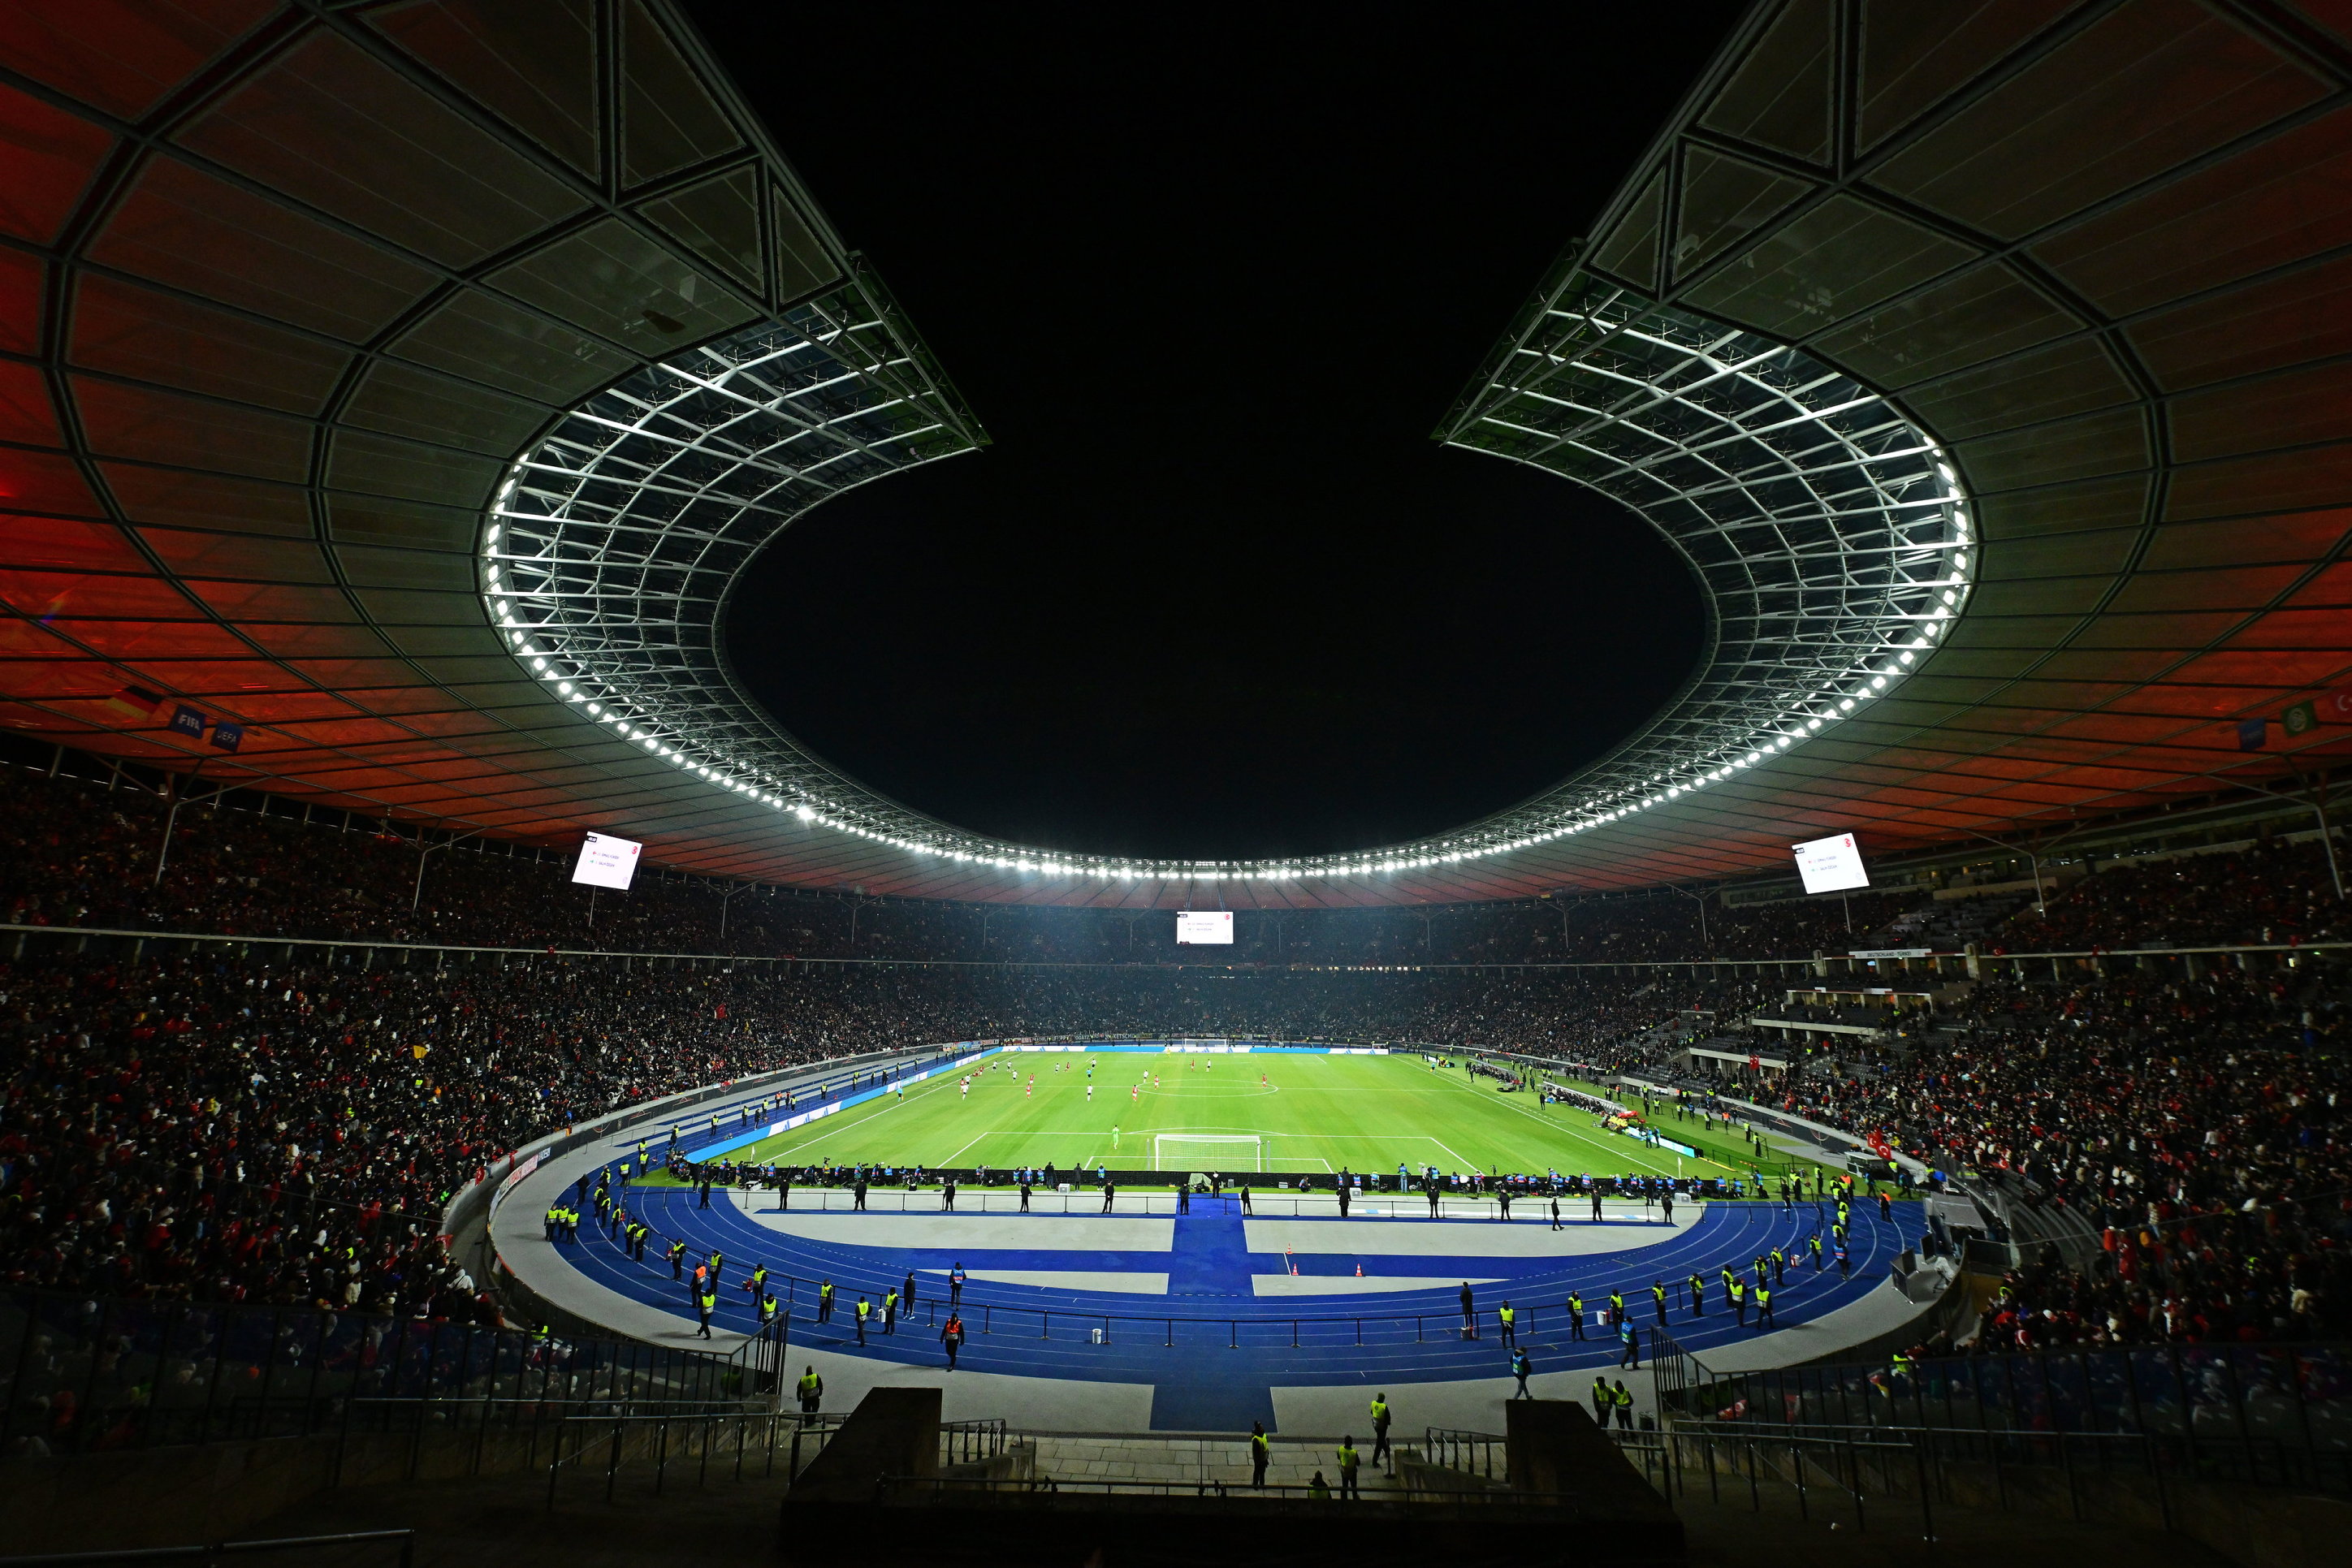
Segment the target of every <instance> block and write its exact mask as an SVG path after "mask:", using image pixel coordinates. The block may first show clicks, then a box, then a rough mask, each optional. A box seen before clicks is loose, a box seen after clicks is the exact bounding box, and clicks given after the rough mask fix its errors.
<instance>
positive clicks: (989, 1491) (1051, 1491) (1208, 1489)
mask: <svg viewBox="0 0 2352 1568" xmlns="http://www.w3.org/2000/svg"><path fill="white" fill-rule="evenodd" d="M877 1487H878V1492H877V1500H879V1501H882V1502H886V1503H898V1504H922V1505H931V1506H940V1505H948V1506H952V1504H953V1503H954V1502H955V1500H958V1499H960V1498H968V1497H976V1496H991V1495H993V1496H1026V1497H1034V1498H1051V1497H1085V1496H1102V1497H1161V1498H1200V1499H1215V1500H1259V1501H1266V1502H1300V1501H1310V1500H1311V1501H1316V1502H1321V1501H1326V1500H1328V1501H1331V1502H1333V1503H1335V1504H1336V1503H1337V1502H1339V1484H1338V1483H1337V1482H1332V1483H1329V1484H1327V1485H1326V1486H1324V1487H1322V1488H1320V1489H1318V1488H1316V1487H1314V1486H1311V1485H1305V1484H1301V1483H1298V1482H1296V1481H1291V1482H1273V1481H1269V1482H1265V1483H1264V1484H1256V1483H1253V1482H1250V1481H1244V1480H1228V1479H1209V1478H1202V1479H1193V1480H1149V1481H1146V1480H1118V1479H1108V1478H1106V1479H1087V1478H1082V1477H1080V1478H1065V1477H1045V1476H1040V1477H1036V1478H1034V1479H1013V1480H982V1479H966V1478H961V1477H952V1476H884V1477H882V1478H880V1480H879V1482H878V1483H877ZM1367 1504H1369V1505H1376V1506H1386V1507H1389V1508H1399V1509H1409V1510H1411V1511H1412V1515H1413V1517H1415V1518H1425V1517H1427V1515H1428V1512H1429V1511H1431V1510H1433V1509H1435V1508H1442V1507H1448V1506H1450V1507H1452V1508H1454V1509H1455V1510H1457V1511H1464V1512H1465V1513H1466V1512H1467V1511H1470V1510H1474V1509H1475V1510H1478V1511H1488V1510H1492V1509H1496V1508H1509V1507H1522V1508H1528V1509H1544V1510H1567V1511H1570V1512H1574V1511H1580V1510H1581V1508H1582V1506H1583V1494H1581V1493H1580V1492H1566V1491H1541V1492H1538V1491H1513V1490H1504V1489H1502V1488H1496V1487H1464V1488H1462V1489H1461V1490H1443V1491H1441V1490H1435V1489H1430V1488H1417V1489H1415V1490H1414V1491H1413V1493H1412V1499H1411V1500H1406V1499H1405V1498H1404V1497H1403V1496H1402V1495H1401V1494H1398V1493H1396V1492H1386V1493H1371V1494H1366V1495H1365V1496H1363V1497H1362V1498H1361V1499H1360V1500H1354V1501H1349V1503H1348V1504H1347V1506H1348V1507H1350V1508H1354V1507H1358V1506H1363V1505H1367Z"/></svg>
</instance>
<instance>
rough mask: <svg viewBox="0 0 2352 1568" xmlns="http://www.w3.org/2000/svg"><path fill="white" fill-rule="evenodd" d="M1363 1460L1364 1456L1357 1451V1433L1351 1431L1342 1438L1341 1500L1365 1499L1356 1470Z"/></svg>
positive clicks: (1340, 1451) (1340, 1466)
mask: <svg viewBox="0 0 2352 1568" xmlns="http://www.w3.org/2000/svg"><path fill="white" fill-rule="evenodd" d="M1363 1462H1364V1456H1363V1455H1361V1454H1360V1453H1358V1452H1356V1435H1355V1434H1354V1433H1353V1432H1350V1433H1349V1434H1348V1435H1347V1436H1346V1437H1342V1438H1340V1439H1339V1500H1340V1501H1341V1502H1346V1501H1347V1500H1349V1498H1353V1499H1355V1500H1357V1501H1358V1502H1361V1501H1363V1500H1364V1494H1363V1493H1362V1492H1361V1491H1360V1490H1357V1486H1356V1471H1357V1470H1358V1469H1359V1468H1360V1467H1361V1466H1362V1464H1363Z"/></svg>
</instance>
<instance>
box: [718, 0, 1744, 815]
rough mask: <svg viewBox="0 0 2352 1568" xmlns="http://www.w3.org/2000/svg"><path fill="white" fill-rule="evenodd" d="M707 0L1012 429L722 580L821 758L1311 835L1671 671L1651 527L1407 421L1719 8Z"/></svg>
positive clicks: (1612, 712) (922, 326) (938, 808)
mask: <svg viewBox="0 0 2352 1568" xmlns="http://www.w3.org/2000/svg"><path fill="white" fill-rule="evenodd" d="M688 8H689V10H690V11H691V13H692V14H693V15H694V16H695V17H696V18H697V20H698V22H699V23H700V25H701V26H702V28H703V30H704V32H705V34H706V36H707V37H709V40H710V42H711V43H712V44H713V45H714V46H715V47H716V50H717V52H718V54H719V58H720V59H721V60H722V61H724V62H725V63H726V64H727V65H728V67H729V68H730V69H731V70H732V72H733V73H734V75H735V78H736V79H737V81H738V82H739V83H740V85H741V86H742V88H743V89H744V91H745V92H746V93H747V95H748V96H749V97H750V99H751V102H752V104H753V106H754V107H755V108H756V109H758V110H760V112H761V113H762V114H763V115H765V116H766V118H767V120H768V121H769V123H770V124H771V126H772V128H773V130H774V132H775V136H776V140H777V141H778V143H779V144H780V145H781V146H782V150H783V152H784V153H785V155H786V156H787V157H788V158H790V159H791V160H792V161H793V162H794V163H795V165H796V166H797V167H798V168H799V169H800V171H801V172H802V174H803V177H804V179H805V180H806V181H807V183H808V184H809V185H810V187H811V189H812V190H813V192H814V194H815V196H816V199H817V201H818V202H819V203H820V204H823V205H824V208H825V210H826V211H827V212H828V213H829V214H831V215H832V217H833V219H834V222H835V225H837V226H838V227H839V228H840V230H841V231H842V233H843V235H845V238H846V239H847V241H848V243H849V244H850V245H851V246H855V247H856V248H858V249H861V250H863V251H865V252H866V255H867V256H868V257H870V258H871V260H872V261H873V263H874V264H875V266H876V267H877V269H878V270H879V272H880V274H881V276H882V277H883V278H884V279H885V280H886V281H887V284H888V286H889V287H890V288H891V290H892V291H893V292H894V293H895V294H896V295H897V296H898V299H899V301H900V303H901V305H902V306H903V307H904V308H906V310H907V312H908V315H909V316H910V318H911V319H912V320H913V322H914V324H915V326H916V328H917V329H918V330H919V331H920V332H921V333H922V335H923V336H924V337H925V339H927V340H929V343H930V345H931V347H932V349H933V350H935V351H936V352H937V354H938V355H939V357H940V361H941V362H942V363H943V364H944V365H945V367H946V369H947V371H948V373H949V374H950V376H951V377H952V378H953V379H954V380H955V381H956V382H957V383H958V385H959V386H960V387H961V390H962V392H963V394H964V396H965V397H966V399H967V400H968V401H969V402H970V403H971V407H972V409H973V411H974V413H976V414H977V416H978V417H979V419H980V421H981V423H982V424H983V425H984V426H985V427H986V428H987V430H988V432H989V434H990V435H991V436H992V438H993V441H994V444H993V446H992V447H990V448H989V449H987V450H985V451H983V452H981V453H978V454H974V455H965V456H961V457H956V458H952V459H950V460H948V461H946V462H943V463H940V464H936V465H931V466H929V467H928V468H926V469H922V470H918V471H916V472H914V473H911V474H907V475H902V476H896V477H893V478H890V479H887V480H884V481H882V482H880V483H878V484H875V485H871V486H866V487H864V488H863V489H860V490H857V491H855V492H852V493H851V494H849V495H847V496H845V497H842V498H841V499H839V500H837V501H833V502H829V503H827V504H826V505H825V506H824V507H820V508H818V509H817V510H816V511H814V512H812V513H811V514H809V515H808V516H807V517H803V518H802V519H801V520H800V521H799V522H797V523H795V524H794V525H793V527H792V528H790V529H788V530H786V532H785V533H784V534H783V536H782V538H779V540H778V541H777V542H776V543H775V544H774V545H772V546H771V547H770V548H769V549H768V550H767V552H766V553H765V554H764V555H763V556H762V557H761V559H760V560H759V561H758V562H757V563H756V564H755V565H754V566H753V568H752V569H751V571H750V572H749V573H748V574H747V576H746V578H745V580H743V582H742V584H741V585H740V589H739V591H738V594H737V597H736V599H735V601H733V603H732V605H731V608H730V616H729V622H728V624H729V638H730V643H729V647H730V654H731V656H732V658H733V660H734V663H735V666H736V670H737V673H738V674H739V675H740V678H741V679H742V680H743V682H744V683H745V684H746V685H748V686H749V687H750V688H751V692H752V693H753V695H756V696H758V697H759V698H760V699H761V701H763V702H764V703H765V704H766V705H767V706H768V707H769V709H770V710H771V711H772V713H773V714H774V715H775V716H776V717H777V718H778V719H779V720H780V721H781V722H782V724H783V725H784V726H785V727H787V728H788V729H790V730H792V731H793V733H794V734H795V735H797V736H799V737H801V738H802V739H803V741H805V742H806V743H807V744H809V745H810V746H811V747H814V749H815V750H816V751H817V752H818V753H820V754H821V755H823V756H824V758H827V760H828V761H830V762H832V763H833V764H834V765H835V766H836V767H838V768H842V769H843V770H845V772H847V773H849V774H851V775H852V776H854V777H856V778H857V779H860V780H861V781H863V782H865V783H866V784H867V785H869V786H870V787H872V788H874V789H879V790H881V791H882V792H884V793H886V794H887V795H890V796H893V797H895V798H896V799H898V800H902V801H904V802H906V803H907V804H908V805H911V806H913V807H915V808H917V809H918V810H923V811H926V812H929V813H930V814H931V815H933V816H936V817H939V818H941V819H943V820H945V821H950V822H952V823H954V824H956V825H958V826H960V827H964V828H968V829H972V830H976V831H982V832H988V833H994V834H1001V835H1003V836H1005V837H1009V838H1013V839H1018V840H1023V841H1029V842H1034V843H1038V844H1044V845H1050V846H1054V847H1057V848H1065V849H1073V850H1088V851H1097V852H1113V853H1129V854H1166V855H1181V856H1193V857H1202V858H1214V857H1224V856H1259V855H1277V854H1304V853H1312V852H1327V851H1334V850H1344V849H1350V848H1358V847H1362V846H1365V845H1368V844H1374V843H1383V842H1390V841H1396V840H1400V839H1404V838H1409V837H1413V836H1417V835H1420V834H1423V833H1427V832H1433V831H1440V830H1443V829H1445V828H1448V827H1452V826H1454V825H1457V824H1459V823H1461V822H1464V821H1468V820H1470V819H1472V818H1475V817H1477V816H1480V815H1483V814H1485V813H1486V812H1489V811H1492V810H1497V809H1499V808H1502V807H1505V806H1508V805H1510V804H1512V803H1513V802H1515V801H1517V800H1521V799H1523V798H1525V797H1527V796H1528V795H1530V794H1533V793H1536V792H1538V791H1539V790H1541V789H1545V788H1547V787H1549V785H1551V784H1553V783H1556V782H1557V781H1559V779H1561V778H1562V777H1564V776H1565V775H1566V774H1568V773H1569V772H1570V771H1571V770H1572V769H1573V768H1576V767H1578V766H1579V765H1580V764H1581V763H1583V762H1585V761H1588V760H1590V759H1591V758H1594V757H1596V756H1598V755H1600V754H1601V753H1602V752H1605V751H1606V750H1607V749H1609V747H1611V746H1612V745H1613V744H1614V743H1616V742H1617V741H1619V740H1621V739H1622V738H1623V737H1625V735H1626V734H1627V733H1628V732H1629V731H1630V730H1631V729H1633V727H1636V726H1638V725H1639V724H1640V723H1641V722H1642V721H1643V719H1644V718H1645V717H1646V716H1649V715H1650V714H1651V713H1652V712H1654V710H1655V709H1656V708H1657V707H1658V706H1659V705H1660V704H1661V703H1662V702H1664V700H1665V699H1666V698H1667V697H1668V696H1670V695H1672V694H1673V692H1674V691H1675V688H1676V687H1677V686H1679V685H1680V684H1681V683H1682V681H1683V680H1684V679H1685V676H1686V675H1687V674H1688V673H1689V671H1690V669H1691V666H1692V664H1693V662H1694V660H1695V659H1696V657H1697V656H1698V654H1699V652H1700V650H1701V646H1702V640H1703V636H1704V614H1703V611H1702V608H1701V602H1700V600H1699V597H1698V594H1697V592H1696V589H1695V588H1694V586H1693V585H1692V583H1691V580H1690V579H1689V576H1688V574H1687V572H1686V571H1685V569H1684V568H1683V566H1682V565H1681V563H1680V561H1679V559H1677V558H1676V557H1675V555H1674V554H1673V552H1672V551H1671V550H1670V549H1668V548H1667V547H1666V546H1665V544H1664V542H1663V541H1661V540H1660V539H1659V538H1657V537H1656V536H1655V535H1654V533H1652V532H1651V531H1650V530H1649V529H1648V528H1647V527H1646V526H1645V525H1643V524H1642V523H1641V522H1640V521H1639V520H1638V519H1636V518H1634V517H1633V516H1632V515H1631V514H1630V513H1627V512H1625V511H1623V510H1622V509H1620V508H1618V507H1615V506H1614V505H1613V504H1612V503H1610V502H1608V501H1606V500H1603V499H1601V497H1595V496H1592V495H1591V494H1589V493H1587V492H1585V491H1583V490H1581V489H1580V488H1579V487H1577V486H1573V485H1570V484H1568V483H1566V482H1565V481H1562V480H1559V479H1558V478H1555V477H1551V476H1546V475H1543V474H1539V473H1534V472H1530V471H1527V470H1522V469H1518V468H1515V467H1512V466H1510V465H1506V464H1503V463H1501V462H1499V461H1497V460H1496V459H1494V458H1491V457H1486V456H1483V455H1476V454H1472V453H1467V452H1462V451H1454V450H1447V449H1444V448H1441V447H1439V446H1438V445H1437V444H1435V443H1434V442H1433V441H1431V440H1430V439H1429V433H1430V431H1431V430H1432V429H1433V427H1434V426H1435V425H1436V424H1437V423H1438V422H1439V420H1440V419H1441V418H1443V417H1444V414H1445V413H1446V412H1447V410H1448V409H1449V407H1450V406H1451V405H1452V403H1453V402H1454V399H1455V397H1456V396H1457V395H1458V394H1459V393H1460V392H1461V391H1462V390H1463V388H1464V386H1465V383H1466V382H1467V381H1468V379H1469V377H1470V376H1471V375H1472V373H1473V372H1474V371H1475V370H1476V369H1477V367H1478V364H1479V362H1480V361H1481V360H1482V359H1483V357H1484V356H1485V355H1486V351H1487V350H1489V349H1490V348H1492V347H1493V345H1494V344H1495V342H1496V340H1497V339H1498V338H1499V337H1500V336H1501V334H1502V332H1503V330H1504V329H1505V328H1506V327H1507V325H1508V324H1509V321H1510V319H1511V318H1512V315H1513V313H1514V312H1515V311H1516V310H1517V308H1518V306H1519V305H1520V304H1521V303H1522V302H1523V301H1524V300H1525V299H1526V298H1527V297H1528V293H1529V291H1530V290H1531V289H1532V288H1533V287H1535V285H1536V283H1537V282H1538V279H1539V277H1541V275H1542V274H1543V272H1544V271H1545V269H1546V267H1548V266H1549V264H1550V262H1551V261H1552V260H1553V258H1554V257H1555V256H1557V255H1558V253H1559V250H1560V248H1561V247H1562V246H1564V245H1565V244H1566V243H1567V242H1568V241H1569V239H1570V237H1571V236H1573V235H1579V234H1580V233H1582V232H1583V230H1584V227H1585V225H1587V224H1588V223H1589V221H1590V220H1591V217H1592V216H1593V215H1594V214H1596V213H1597V211H1598V210H1599V208H1600V206H1601V203H1602V202H1604V201H1605V200H1606V199H1607V198H1608V196H1609V195H1610V193H1612V191H1613V190H1614V189H1615V187H1616V185H1617V183H1619V181H1620V180H1621V178H1622V175H1623V173H1624V172H1625V170H1626V168H1627V167H1628V166H1629V165H1630V164H1631V162H1633V159H1634V158H1635V157H1636V156H1637V155H1638V153H1639V152H1640V151H1641V150H1642V148H1643V146H1644V145H1645V144H1646V143H1647V141H1649V140H1650V138H1651V137H1652V136H1653V134H1654V132H1655V131H1656V130H1657V128H1658V126H1659V124H1660V123H1661V122H1662V121H1663V120H1664V118H1665V117H1666V115H1667V114H1668V113H1669V111H1670V110H1672V108H1673V107H1674V105H1675V101H1676V100H1677V99H1679V98H1680V97H1681V95H1682V94H1683V92H1684V91H1685V89H1687V88H1688V86H1689V85H1690V83H1691V81H1692V79H1693V78H1695V77H1696V74H1697V72H1698V70H1699V69H1700V68H1701V67H1702V66H1703V65H1704V63H1705V62H1706V58H1707V57H1708V55H1709V53H1710V52H1711V51H1712V49H1713V47H1714V46H1715V45H1716V43H1717V41H1718V40H1719V38H1720V37H1721V36H1722V34H1723V32H1724V30H1725V29H1726V28H1727V26H1728V25H1729V22H1730V20H1731V18H1732V17H1733V16H1736V15H1737V13H1738V10H1739V9H1740V7H1739V6H1738V5H1723V4H1717V5H1699V4H1685V5H1677V6H1672V7H1628V8H1626V10H1625V12H1623V13H1617V12H1612V13H1611V14H1609V15H1608V16H1602V15H1601V14H1600V13H1599V11H1598V9H1597V8H1596V7H1591V6H1587V5H1559V6H1551V7H1547V8H1543V9H1540V10H1538V8H1535V7H1502V8H1496V9H1495V10H1493V11H1489V12H1484V13H1481V12H1478V11H1475V10H1474V11H1462V10H1451V11H1446V12H1442V13H1439V12H1420V13H1415V12H1412V11H1409V10H1402V9H1399V10H1392V11H1370V12H1362V13H1357V14H1355V15H1354V16H1352V17H1351V16H1348V15H1347V14H1344V13H1341V12H1339V11H1338V10H1336V9H1335V10H1330V11H1322V10H1319V9H1318V10H1317V11H1314V12H1307V11H1301V12H1298V13H1289V14H1286V12H1285V10H1284V9H1283V8H1279V7H1266V8H1264V9H1262V10H1242V9H1235V10H1233V11H1229V12H1223V13H1208V12H1185V13H1177V12H1157V13H1153V14H1152V15H1154V16H1157V17H1159V18H1160V22H1161V26H1160V28H1159V30H1157V31H1136V32H1112V31H1108V30H1105V28H1106V26H1108V24H1107V23H1106V20H1105V18H1106V17H1108V16H1112V15H1113V13H1110V12H1102V11H1089V12H1078V11H1075V10H1068V11H1064V10H1045V9H1021V10H1013V9H1005V8H982V7H959V8H952V9H951V8H949V7H944V6H932V5H875V4H866V5H856V6H844V7H835V8H832V9H831V10H830V11H829V12H828V11H825V10H821V9H819V8H814V7H803V6H793V7H789V8H782V7H777V6H774V5H768V4H764V3H763V4H760V5H719V4H715V3H709V0H703V3H692V4H689V7H688ZM1121 25H1122V26H1132V25H1133V24H1121Z"/></svg>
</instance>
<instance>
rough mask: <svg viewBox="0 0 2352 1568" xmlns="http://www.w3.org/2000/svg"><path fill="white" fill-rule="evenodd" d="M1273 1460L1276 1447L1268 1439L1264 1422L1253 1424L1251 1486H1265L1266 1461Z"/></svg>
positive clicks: (1251, 1427)
mask: <svg viewBox="0 0 2352 1568" xmlns="http://www.w3.org/2000/svg"><path fill="white" fill-rule="evenodd" d="M1271 1458H1274V1445H1273V1444H1272V1443H1271V1442H1269V1441H1267V1439H1266V1435H1265V1422H1263V1421H1253V1422H1251V1423H1250V1485H1252V1486H1254V1487H1263V1486H1265V1467H1266V1461H1267V1460H1269V1459H1271Z"/></svg>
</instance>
